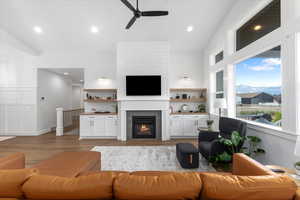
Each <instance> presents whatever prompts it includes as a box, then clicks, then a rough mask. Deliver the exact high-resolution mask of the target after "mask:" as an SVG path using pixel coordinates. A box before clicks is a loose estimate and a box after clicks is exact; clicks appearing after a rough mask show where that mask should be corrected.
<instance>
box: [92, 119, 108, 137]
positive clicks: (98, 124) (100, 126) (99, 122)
mask: <svg viewBox="0 0 300 200" xmlns="http://www.w3.org/2000/svg"><path fill="white" fill-rule="evenodd" d="M93 125H94V134H93V135H92V136H93V137H101V136H102V137H103V136H106V135H105V117H103V116H96V117H95V120H94V124H93Z"/></svg>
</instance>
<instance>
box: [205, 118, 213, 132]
mask: <svg viewBox="0 0 300 200" xmlns="http://www.w3.org/2000/svg"><path fill="white" fill-rule="evenodd" d="M213 123H214V120H212V119H209V120H206V124H207V129H208V131H212V125H213Z"/></svg>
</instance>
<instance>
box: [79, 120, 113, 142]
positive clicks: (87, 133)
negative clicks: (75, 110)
mask: <svg viewBox="0 0 300 200" xmlns="http://www.w3.org/2000/svg"><path fill="white" fill-rule="evenodd" d="M117 127H118V118H117V115H81V116H80V138H81V139H83V138H117Z"/></svg>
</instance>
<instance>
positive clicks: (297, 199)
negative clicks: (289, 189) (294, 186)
mask: <svg viewBox="0 0 300 200" xmlns="http://www.w3.org/2000/svg"><path fill="white" fill-rule="evenodd" d="M294 200H300V189H298V190H297V191H296V194H295V196H294Z"/></svg>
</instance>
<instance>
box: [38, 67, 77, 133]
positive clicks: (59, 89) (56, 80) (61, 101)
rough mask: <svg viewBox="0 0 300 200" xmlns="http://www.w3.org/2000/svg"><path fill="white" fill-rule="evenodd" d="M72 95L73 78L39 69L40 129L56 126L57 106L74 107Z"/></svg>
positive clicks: (67, 108) (65, 108) (66, 108)
mask: <svg viewBox="0 0 300 200" xmlns="http://www.w3.org/2000/svg"><path fill="white" fill-rule="evenodd" d="M72 96H73V95H72V80H71V79H68V78H66V77H64V76H62V75H58V74H56V73H53V72H50V71H47V70H45V69H38V94H37V100H38V102H37V103H38V104H37V105H38V130H49V129H51V128H53V127H56V108H58V107H61V108H63V109H64V110H69V109H72ZM42 97H44V100H42Z"/></svg>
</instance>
